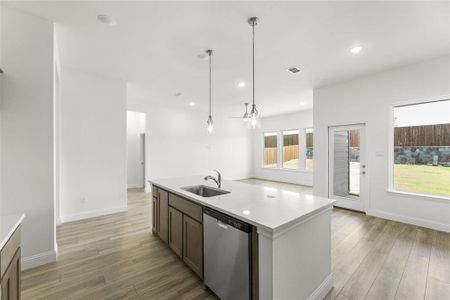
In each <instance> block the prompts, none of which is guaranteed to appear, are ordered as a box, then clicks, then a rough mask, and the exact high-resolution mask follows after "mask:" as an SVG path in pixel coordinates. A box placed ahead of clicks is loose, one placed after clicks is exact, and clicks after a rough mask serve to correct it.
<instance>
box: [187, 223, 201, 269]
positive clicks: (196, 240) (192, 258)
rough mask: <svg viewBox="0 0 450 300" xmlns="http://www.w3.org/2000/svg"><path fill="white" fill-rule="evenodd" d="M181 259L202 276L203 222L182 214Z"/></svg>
mask: <svg viewBox="0 0 450 300" xmlns="http://www.w3.org/2000/svg"><path fill="white" fill-rule="evenodd" d="M183 260H184V262H185V263H186V264H187V265H188V266H189V267H190V268H191V269H192V270H193V271H194V272H195V273H197V275H198V276H200V277H203V224H201V223H199V222H197V221H195V220H194V219H192V218H190V217H188V216H187V215H184V216H183Z"/></svg>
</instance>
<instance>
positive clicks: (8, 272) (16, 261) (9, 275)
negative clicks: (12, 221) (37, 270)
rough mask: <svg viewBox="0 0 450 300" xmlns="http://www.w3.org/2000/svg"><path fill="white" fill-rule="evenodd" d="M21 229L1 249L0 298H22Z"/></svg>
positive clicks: (13, 299)
mask: <svg viewBox="0 0 450 300" xmlns="http://www.w3.org/2000/svg"><path fill="white" fill-rule="evenodd" d="M20 230H21V228H20V226H19V227H18V228H17V229H16V230H15V231H14V233H13V235H12V236H11V237H10V238H9V240H8V242H7V243H6V245H5V246H3V248H2V249H0V270H1V274H0V300H19V299H20V269H21V268H20V238H21V234H20Z"/></svg>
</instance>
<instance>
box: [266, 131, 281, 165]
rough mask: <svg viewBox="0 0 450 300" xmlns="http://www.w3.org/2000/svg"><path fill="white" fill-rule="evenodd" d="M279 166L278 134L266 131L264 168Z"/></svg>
mask: <svg viewBox="0 0 450 300" xmlns="http://www.w3.org/2000/svg"><path fill="white" fill-rule="evenodd" d="M276 167H278V134H277V133H276V132H266V133H264V162H263V168H276Z"/></svg>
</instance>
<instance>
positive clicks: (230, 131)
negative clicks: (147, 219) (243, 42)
mask: <svg viewBox="0 0 450 300" xmlns="http://www.w3.org/2000/svg"><path fill="white" fill-rule="evenodd" d="M128 109H129V110H133V111H141V112H145V113H146V116H147V118H146V145H147V147H146V177H147V180H148V179H149V178H168V177H180V176H190V175H207V174H215V173H213V172H212V169H218V170H219V171H221V172H222V176H223V178H224V179H238V178H247V177H249V176H250V175H251V131H249V130H248V129H247V128H246V127H245V126H244V124H242V123H243V122H242V121H240V120H236V119H229V118H228V117H227V116H219V115H214V116H213V117H214V125H215V128H214V133H213V134H211V135H210V134H208V133H207V130H206V119H207V113H206V112H200V111H198V110H196V109H188V108H187V109H181V108H172V107H170V108H169V107H161V106H156V105H153V104H148V103H145V102H139V101H136V100H134V101H129V104H128ZM147 180H146V183H147V185H146V190H147V191H149V184H148V182H147Z"/></svg>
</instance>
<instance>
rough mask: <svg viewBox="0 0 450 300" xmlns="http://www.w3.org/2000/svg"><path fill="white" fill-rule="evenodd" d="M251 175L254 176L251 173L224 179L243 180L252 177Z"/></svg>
mask: <svg viewBox="0 0 450 300" xmlns="http://www.w3.org/2000/svg"><path fill="white" fill-rule="evenodd" d="M251 177H252V176H251V175H242V176H232V177H227V178H224V179H226V180H243V179H248V178H251Z"/></svg>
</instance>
